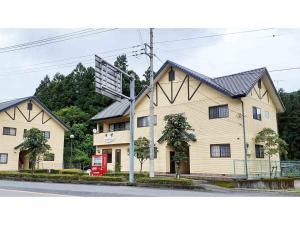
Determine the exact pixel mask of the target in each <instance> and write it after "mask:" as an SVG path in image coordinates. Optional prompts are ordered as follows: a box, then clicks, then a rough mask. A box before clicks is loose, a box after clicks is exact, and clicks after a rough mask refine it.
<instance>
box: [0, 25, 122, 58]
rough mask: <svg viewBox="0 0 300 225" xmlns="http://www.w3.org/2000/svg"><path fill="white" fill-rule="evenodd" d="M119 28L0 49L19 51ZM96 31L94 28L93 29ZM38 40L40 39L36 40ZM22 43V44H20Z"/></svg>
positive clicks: (0, 51)
mask: <svg viewBox="0 0 300 225" xmlns="http://www.w3.org/2000/svg"><path fill="white" fill-rule="evenodd" d="M116 29H118V28H112V29H107V30H101V31H97V30H96V31H97V32H93V33H88V34H80V35H76V36H71V37H67V38H63V39H61V40H59V39H58V40H53V41H45V42H42V43H37V44H35V43H33V44H28V45H26V46H22V47H16V46H18V45H15V46H8V47H4V48H2V50H1V49H0V53H6V52H13V51H19V50H22V49H27V48H33V47H38V46H43V45H49V44H53V43H58V42H62V41H67V40H71V39H75V38H81V37H86V36H90V35H96V34H100V33H105V32H109V31H113V30H116ZM93 31H94V30H93ZM36 42H38V41H36ZM19 45H22V44H19Z"/></svg>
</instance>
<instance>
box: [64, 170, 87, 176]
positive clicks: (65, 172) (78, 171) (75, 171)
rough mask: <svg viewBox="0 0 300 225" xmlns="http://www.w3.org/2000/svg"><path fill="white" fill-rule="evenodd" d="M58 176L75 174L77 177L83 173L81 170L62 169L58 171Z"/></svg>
mask: <svg viewBox="0 0 300 225" xmlns="http://www.w3.org/2000/svg"><path fill="white" fill-rule="evenodd" d="M59 173H60V174H77V175H83V174H84V172H83V171H82V170H81V169H62V170H59Z"/></svg>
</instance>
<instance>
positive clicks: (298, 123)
mask: <svg viewBox="0 0 300 225" xmlns="http://www.w3.org/2000/svg"><path fill="white" fill-rule="evenodd" d="M279 94H280V97H281V99H282V101H283V103H284V105H285V108H286V111H285V112H284V113H281V114H279V115H278V130H279V134H280V136H281V138H282V139H284V140H285V141H286V142H287V143H288V145H289V150H288V155H287V157H288V159H292V160H300V90H299V91H296V92H291V93H286V92H284V91H283V90H282V89H281V90H279Z"/></svg>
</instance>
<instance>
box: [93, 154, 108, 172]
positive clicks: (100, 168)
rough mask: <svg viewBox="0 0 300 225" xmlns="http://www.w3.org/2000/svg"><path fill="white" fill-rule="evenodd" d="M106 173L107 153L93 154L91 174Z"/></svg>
mask: <svg viewBox="0 0 300 225" xmlns="http://www.w3.org/2000/svg"><path fill="white" fill-rule="evenodd" d="M105 173H107V154H102V155H93V156H92V168H91V176H102V175H103V174H105Z"/></svg>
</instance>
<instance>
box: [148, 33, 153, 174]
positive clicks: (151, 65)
mask: <svg viewBox="0 0 300 225" xmlns="http://www.w3.org/2000/svg"><path fill="white" fill-rule="evenodd" d="M149 89H150V105H149V112H150V113H149V114H150V115H149V136H150V160H149V176H150V177H154V104H153V96H154V93H153V28H150V86H149Z"/></svg>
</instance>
